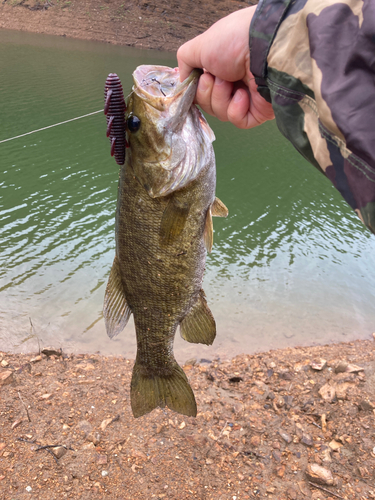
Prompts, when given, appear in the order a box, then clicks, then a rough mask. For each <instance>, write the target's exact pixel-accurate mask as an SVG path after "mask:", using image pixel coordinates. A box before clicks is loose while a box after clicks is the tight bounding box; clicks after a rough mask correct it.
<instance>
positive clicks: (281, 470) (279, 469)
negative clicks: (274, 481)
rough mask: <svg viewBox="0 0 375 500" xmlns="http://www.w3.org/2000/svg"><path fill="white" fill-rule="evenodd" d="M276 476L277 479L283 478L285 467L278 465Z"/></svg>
mask: <svg viewBox="0 0 375 500" xmlns="http://www.w3.org/2000/svg"><path fill="white" fill-rule="evenodd" d="M276 474H277V476H278V477H284V474H285V465H280V467H278V468H277V469H276Z"/></svg>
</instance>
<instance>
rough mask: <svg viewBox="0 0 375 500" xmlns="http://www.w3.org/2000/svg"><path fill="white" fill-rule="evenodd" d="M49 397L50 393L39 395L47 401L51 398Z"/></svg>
mask: <svg viewBox="0 0 375 500" xmlns="http://www.w3.org/2000/svg"><path fill="white" fill-rule="evenodd" d="M51 397H52V394H42V396H40V399H43V400H44V401H47V400H48V399H51Z"/></svg>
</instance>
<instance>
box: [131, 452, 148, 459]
mask: <svg viewBox="0 0 375 500" xmlns="http://www.w3.org/2000/svg"><path fill="white" fill-rule="evenodd" d="M132 457H134V458H141V459H142V460H147V455H146V453H144V452H143V451H140V450H133V451H132Z"/></svg>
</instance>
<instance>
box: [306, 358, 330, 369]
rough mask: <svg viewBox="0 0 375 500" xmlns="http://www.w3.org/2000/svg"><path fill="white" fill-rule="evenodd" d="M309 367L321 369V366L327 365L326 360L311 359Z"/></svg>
mask: <svg viewBox="0 0 375 500" xmlns="http://www.w3.org/2000/svg"><path fill="white" fill-rule="evenodd" d="M310 366H311V368H312V369H313V370H316V371H321V370H323V368H325V367H326V366H327V360H326V359H319V361H313V362H312V363H311V364H310Z"/></svg>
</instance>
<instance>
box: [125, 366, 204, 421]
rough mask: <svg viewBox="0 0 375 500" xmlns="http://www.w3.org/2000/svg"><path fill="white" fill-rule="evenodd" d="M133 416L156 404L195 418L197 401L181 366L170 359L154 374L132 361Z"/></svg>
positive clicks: (145, 411)
mask: <svg viewBox="0 0 375 500" xmlns="http://www.w3.org/2000/svg"><path fill="white" fill-rule="evenodd" d="M130 398H131V407H132V411H133V415H134V417H135V418H137V417H141V416H142V415H145V414H146V413H149V412H150V411H152V410H154V409H155V408H157V407H160V408H164V407H165V406H168V408H169V409H171V410H173V411H176V412H177V413H181V414H182V415H188V416H192V417H195V416H196V415H197V404H196V402H195V397H194V393H193V391H192V389H191V387H190V385H189V382H188V380H187V377H186V375H185V373H184V371H183V370H182V368H181V367H180V366H179V365H178V364H177V363H176V362H175V361H174V363H173V365H172V366H171V367H170V368H169V369H168V372H167V373H163V374H155V373H152V372H150V371H149V370H148V369H147V367H146V366H144V365H142V364H141V363H139V361H137V360H136V362H135V365H134V368H133V375H132V381H131V386H130Z"/></svg>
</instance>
